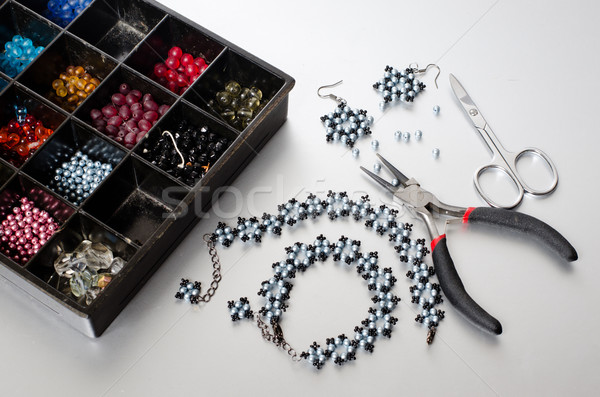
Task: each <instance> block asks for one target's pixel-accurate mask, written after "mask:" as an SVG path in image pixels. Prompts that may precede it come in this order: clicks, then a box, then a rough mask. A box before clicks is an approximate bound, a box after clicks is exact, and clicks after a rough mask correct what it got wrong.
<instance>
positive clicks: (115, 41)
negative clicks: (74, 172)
mask: <svg viewBox="0 0 600 397" xmlns="http://www.w3.org/2000/svg"><path fill="white" fill-rule="evenodd" d="M0 4H1V7H0V44H1V45H2V46H4V43H6V42H7V41H11V39H12V38H13V36H14V35H21V36H23V37H28V38H31V39H32V40H33V42H34V45H36V46H40V45H41V46H44V47H45V49H44V51H43V52H42V53H41V54H40V55H38V56H37V57H36V58H35V59H34V60H33V61H32V62H31V63H30V64H29V65H28V66H26V67H25V69H24V70H23V71H21V72H20V73H19V74H17V75H16V76H14V78H11V77H9V76H8V75H7V74H5V73H3V72H2V70H1V69H0V89H1V90H2V91H1V93H0V126H5V125H7V124H8V123H9V121H10V120H11V119H13V118H14V117H15V110H14V106H15V104H16V102H17V101H19V103H20V104H21V105H24V106H26V107H27V110H28V113H29V114H30V115H33V116H34V117H35V118H36V119H38V120H41V121H42V122H43V124H44V126H45V127H46V128H51V129H53V130H54V133H53V134H52V135H50V137H49V138H48V139H47V140H46V141H45V142H44V143H43V144H42V145H41V146H40V147H38V148H37V150H36V151H35V152H34V153H33V154H31V155H29V157H28V158H27V159H26V161H24V162H23V163H22V164H18V163H17V164H16V165H15V163H14V162H9V161H8V160H7V159H6V158H4V157H0V185H1V187H0V220H2V219H6V217H7V215H9V212H10V211H11V210H12V208H13V207H14V206H15V205H17V206H18V199H19V198H20V197H27V198H28V199H29V200H31V201H32V202H33V204H34V205H35V206H36V207H38V208H40V209H41V210H45V211H47V212H48V213H49V214H50V215H51V216H52V217H53V218H54V219H55V220H56V221H57V222H58V224H59V229H58V231H57V232H55V233H54V234H53V235H52V236H51V237H50V238H49V239H48V241H47V242H46V243H45V244H44V245H43V246H42V247H41V248H40V250H39V251H38V252H37V253H36V254H35V255H33V257H31V259H29V260H28V261H27V262H26V263H25V264H22V263H18V262H17V261H14V260H12V259H10V258H9V257H7V256H5V255H3V254H0V261H1V263H0V275H2V276H3V277H4V278H6V279H7V280H9V281H10V282H11V283H13V284H15V285H16V286H18V287H19V288H21V289H23V290H24V291H26V292H27V293H28V294H29V295H31V296H32V297H33V298H34V299H35V300H37V301H39V302H41V303H42V304H43V307H45V308H46V309H48V310H46V311H47V312H48V313H49V315H50V316H52V315H58V316H59V317H62V318H63V319H64V321H66V322H68V323H69V324H70V325H71V326H73V327H74V328H76V329H78V330H80V331H81V332H83V333H84V334H86V335H89V336H93V337H96V336H99V335H101V334H102V332H103V331H104V330H105V329H106V328H107V327H108V326H109V325H110V323H111V322H112V321H113V320H114V318H115V317H116V316H117V315H118V314H119V313H120V312H121V310H122V309H123V308H124V307H125V305H126V304H127V303H128V302H129V301H130V300H131V298H132V297H133V296H134V295H135V293H136V292H137V291H138V290H139V289H140V288H141V287H142V285H143V284H144V283H145V282H146V281H147V280H148V278H149V277H150V276H151V275H152V274H153V273H154V271H155V270H156V269H157V268H158V267H159V266H160V265H161V264H162V262H163V261H164V260H165V259H166V258H167V256H168V255H169V254H170V253H171V251H172V250H173V249H174V248H175V247H176V246H177V244H178V243H179V242H180V241H181V240H182V239H183V238H184V236H185V235H186V234H187V233H188V232H189V231H190V230H191V228H192V227H193V226H194V225H195V223H196V222H197V221H198V219H199V218H198V217H199V216H200V215H201V214H202V212H203V211H206V210H207V209H208V208H209V207H210V202H211V199H212V196H213V193H214V192H215V191H216V190H217V189H218V188H219V187H221V186H226V185H229V184H231V182H233V180H234V179H235V177H236V176H237V175H238V174H239V173H240V172H241V171H242V170H243V168H244V167H245V166H246V165H247V164H248V163H249V162H250V161H251V159H252V158H253V157H254V156H255V155H256V154H257V152H258V151H259V150H260V148H262V146H263V145H264V144H265V143H266V142H267V141H268V140H269V139H270V138H271V137H272V136H273V135H274V134H275V132H276V131H277V130H278V129H279V127H280V126H281V125H282V123H283V122H284V121H285V119H286V117H287V111H288V95H289V92H290V90H291V89H292V87H293V86H294V80H293V79H292V78H291V77H290V76H288V75H286V74H285V73H283V72H281V71H280V70H278V69H276V68H274V67H272V66H271V65H269V64H267V63H265V62H263V61H262V60H260V59H257V58H256V57H254V56H253V55H251V54H249V53H247V52H246V51H244V50H243V49H241V48H239V47H237V46H235V45H233V44H231V43H229V42H227V41H226V40H224V39H222V38H221V37H219V36H217V35H215V34H213V33H212V32H210V31H207V30H206V29H204V28H202V27H201V26H198V25H197V24H195V23H193V22H191V21H189V20H187V19H186V18H184V17H182V16H180V15H178V14H176V13H174V12H173V11H171V10H169V9H168V8H166V7H164V6H162V5H161V4H159V3H156V2H153V1H141V0H102V1H94V2H92V3H91V4H90V5H89V6H88V7H86V8H85V10H84V11H83V12H81V13H80V14H79V15H78V16H77V17H75V18H74V19H73V21H72V22H70V23H69V24H68V25H67V26H66V27H61V26H58V25H56V24H54V23H53V22H51V21H50V20H49V19H47V16H48V13H47V4H48V1H47V0H39V1H35V0H19V1H12V0H8V1H0ZM173 46H179V47H181V48H182V50H183V52H188V53H190V54H192V55H193V56H194V57H198V56H202V57H203V58H204V59H205V61H206V64H207V65H208V68H207V69H206V70H205V71H204V72H203V73H202V74H201V75H200V76H199V78H198V79H197V80H196V81H195V82H193V84H192V85H191V86H190V88H189V89H188V90H187V91H185V92H184V93H183V94H182V95H176V94H174V93H172V92H171V91H169V90H168V89H166V88H164V87H163V86H162V85H160V84H158V83H157V82H155V81H154V80H153V79H152V73H153V67H154V65H155V63H157V62H164V61H165V59H166V58H167V52H168V51H169V49H170V48H171V47H173ZM2 48H3V47H2ZM69 65H75V66H77V65H82V66H84V67H85V68H86V72H88V73H90V74H91V75H93V76H94V77H97V78H98V79H99V80H100V81H101V83H100V85H98V87H97V88H96V89H95V90H94V91H93V92H91V94H89V96H88V97H87V98H86V99H85V100H84V101H83V102H82V103H81V104H80V105H79V106H78V107H77V108H76V109H75V110H74V111H71V109H69V108H67V107H65V106H63V103H62V102H60V101H59V100H58V97H57V96H56V95H55V94H54V90H53V89H52V82H53V80H55V79H57V78H58V76H59V74H60V73H62V72H64V71H65V69H66V68H67V66H69ZM230 80H235V81H237V82H239V84H240V85H242V86H243V87H251V86H256V87H259V88H260V89H261V91H262V93H263V98H262V99H263V103H266V105H265V106H264V107H263V108H262V110H260V113H258V114H256V115H255V117H254V118H253V119H252V121H251V122H250V123H249V124H248V125H247V126H246V127H245V128H243V129H242V130H238V129H236V128H234V127H232V126H230V125H229V124H227V122H226V121H224V120H223V119H222V118H221V116H220V115H219V114H217V113H216V112H215V111H214V110H212V109H211V107H210V106H209V105H208V102H209V100H211V99H213V98H214V97H215V95H216V93H217V92H219V91H222V90H223V87H224V86H225V84H226V83H227V82H228V81H230ZM123 82H125V83H128V84H130V85H131V87H132V88H136V89H138V90H140V91H142V92H143V93H151V94H152V96H153V97H154V99H155V100H156V102H157V103H165V104H168V105H170V109H169V110H168V111H167V112H166V113H165V114H164V115H163V116H162V117H161V118H160V119H159V120H158V122H157V123H156V124H155V125H154V126H153V127H152V128H151V129H150V131H149V132H148V133H147V135H146V137H145V139H149V138H152V137H155V138H156V136H159V135H161V134H162V132H163V131H165V130H168V129H172V128H175V126H176V125H177V123H179V121H181V120H182V119H185V120H187V121H188V122H189V123H190V124H191V125H193V126H195V127H197V128H200V127H202V126H208V128H209V129H210V131H211V132H213V133H215V134H216V135H217V136H218V137H226V138H228V140H229V143H230V145H229V147H228V148H227V149H226V151H225V152H224V153H223V154H222V155H221V157H220V158H219V160H218V161H217V162H216V163H214V164H211V165H210V168H209V169H208V171H207V173H206V174H205V175H204V176H203V177H202V178H201V179H200V180H199V181H198V183H196V185H195V186H193V187H192V186H188V185H186V184H185V183H183V182H180V181H179V180H177V179H175V178H174V177H172V176H171V175H169V174H168V173H167V172H165V171H164V170H162V169H160V168H158V167H157V166H154V165H153V164H151V163H150V162H148V161H146V160H145V159H144V158H143V157H142V156H141V151H140V147H141V144H142V142H143V141H144V140H143V139H142V141H140V142H139V143H138V144H136V146H135V147H133V149H131V150H130V149H128V148H126V147H125V146H123V145H121V144H119V143H117V142H115V141H114V140H112V139H110V138H109V137H108V136H106V135H105V134H103V133H101V132H99V131H97V130H96V129H95V128H94V127H93V126H92V120H91V118H90V110H91V109H94V108H98V109H101V108H102V107H103V106H104V105H106V104H107V103H110V102H111V95H112V94H113V93H115V92H117V91H118V88H119V85H120V84H121V83H123ZM240 129H241V127H240ZM78 150H79V151H82V152H84V153H86V154H88V155H89V156H90V157H93V158H94V159H95V160H101V161H102V162H105V163H110V164H112V166H113V170H112V172H111V173H110V174H109V175H108V176H107V177H106V178H105V179H104V180H102V182H101V183H100V184H99V186H98V187H97V188H96V189H95V190H94V191H93V192H92V193H91V195H90V196H89V197H88V198H87V199H85V200H83V202H82V203H81V204H80V205H75V204H73V203H72V202H70V201H68V200H66V199H64V198H63V197H61V196H60V195H59V194H57V193H55V192H54V191H53V190H52V189H51V188H49V187H48V186H50V181H51V179H52V178H53V176H54V172H55V169H56V168H57V167H59V166H60V164H61V163H63V162H65V161H68V160H69V158H70V157H71V156H73V154H74V153H75V152H76V151H78ZM165 191H168V192H169V194H168V195H167V196H164V195H163V192H165ZM184 208H187V209H188V210H187V211H186V210H183V209H184ZM84 239H88V240H92V241H94V242H101V243H103V244H105V245H106V246H108V247H109V248H110V249H111V250H112V251H113V253H114V255H115V256H120V257H121V258H123V259H124V260H125V261H126V264H125V266H124V267H123V268H122V270H121V271H120V272H119V273H117V274H116V275H115V277H114V278H113V280H112V281H111V282H110V283H109V284H108V285H107V286H106V288H104V290H102V291H101V293H100V294H99V295H98V296H97V297H96V298H95V299H94V300H93V301H92V302H91V304H89V305H86V304H85V302H82V301H81V299H78V298H76V297H75V296H73V295H69V294H66V293H63V292H61V290H60V288H58V286H57V283H56V282H54V281H52V280H56V279H57V275H56V273H55V270H54V265H53V264H54V260H55V258H56V257H57V256H58V255H59V253H60V252H63V251H73V250H74V249H75V248H76V247H77V246H78V244H79V243H80V242H81V241H82V240H84ZM1 244H3V243H2V242H0V245H1ZM34 304H37V302H36V303H34Z"/></svg>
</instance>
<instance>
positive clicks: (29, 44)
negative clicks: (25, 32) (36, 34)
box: [21, 38, 33, 49]
mask: <svg viewBox="0 0 600 397" xmlns="http://www.w3.org/2000/svg"><path fill="white" fill-rule="evenodd" d="M32 46H33V42H32V41H31V39H28V38H25V39H23V42H22V43H21V47H23V48H24V49H25V48H27V47H32Z"/></svg>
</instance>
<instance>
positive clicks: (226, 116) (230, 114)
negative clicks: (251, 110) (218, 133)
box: [221, 109, 235, 123]
mask: <svg viewBox="0 0 600 397" xmlns="http://www.w3.org/2000/svg"><path fill="white" fill-rule="evenodd" d="M221 117H223V120H225V121H227V122H228V123H231V122H232V121H233V120H234V119H235V112H234V111H233V110H231V109H226V110H225V111H223V112H221Z"/></svg>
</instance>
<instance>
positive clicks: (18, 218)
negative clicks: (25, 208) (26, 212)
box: [15, 214, 23, 222]
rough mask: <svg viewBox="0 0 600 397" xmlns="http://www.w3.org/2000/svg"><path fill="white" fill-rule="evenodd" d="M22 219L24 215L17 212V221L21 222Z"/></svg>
mask: <svg viewBox="0 0 600 397" xmlns="http://www.w3.org/2000/svg"><path fill="white" fill-rule="evenodd" d="M22 220H23V215H21V214H16V215H15V221H17V222H20V221H22Z"/></svg>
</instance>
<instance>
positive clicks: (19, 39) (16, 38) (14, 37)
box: [12, 34, 23, 45]
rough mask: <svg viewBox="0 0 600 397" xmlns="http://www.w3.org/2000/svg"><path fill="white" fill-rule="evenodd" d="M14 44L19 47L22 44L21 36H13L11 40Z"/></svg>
mask: <svg viewBox="0 0 600 397" xmlns="http://www.w3.org/2000/svg"><path fill="white" fill-rule="evenodd" d="M12 41H13V43H14V44H16V45H19V44H21V43H22V42H23V37H22V36H21V35H18V34H17V35H14V36H13V38H12Z"/></svg>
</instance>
